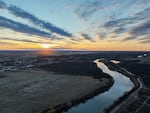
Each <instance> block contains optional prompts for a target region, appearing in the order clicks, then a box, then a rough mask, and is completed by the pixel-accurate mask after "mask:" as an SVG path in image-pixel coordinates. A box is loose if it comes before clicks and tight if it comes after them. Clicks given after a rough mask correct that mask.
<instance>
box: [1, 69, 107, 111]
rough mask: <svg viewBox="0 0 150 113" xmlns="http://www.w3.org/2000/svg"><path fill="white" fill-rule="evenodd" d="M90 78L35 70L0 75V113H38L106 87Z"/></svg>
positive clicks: (104, 79)
mask: <svg viewBox="0 0 150 113" xmlns="http://www.w3.org/2000/svg"><path fill="white" fill-rule="evenodd" d="M108 82H109V79H108V78H102V79H101V81H99V80H98V79H94V78H93V77H90V76H79V75H78V76H74V75H71V76H70V75H65V74H54V73H51V72H47V71H43V70H40V69H36V70H23V71H21V72H5V73H0V112H1V113H38V112H40V111H43V110H45V109H47V108H49V107H51V106H54V105H58V104H61V103H64V102H68V101H69V100H72V99H76V98H79V97H82V96H83V95H86V94H88V93H90V92H92V91H93V90H96V89H98V88H100V87H103V86H105V85H106V84H108Z"/></svg>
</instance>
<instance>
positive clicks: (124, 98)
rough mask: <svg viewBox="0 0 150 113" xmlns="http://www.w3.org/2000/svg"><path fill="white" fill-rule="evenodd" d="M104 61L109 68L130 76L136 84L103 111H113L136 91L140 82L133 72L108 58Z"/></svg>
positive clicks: (105, 112)
mask: <svg viewBox="0 0 150 113" xmlns="http://www.w3.org/2000/svg"><path fill="white" fill-rule="evenodd" d="M102 62H103V63H104V64H106V65H107V66H108V68H109V69H111V70H113V71H117V72H119V73H122V74H123V75H125V76H126V77H128V78H129V79H130V80H131V81H132V83H133V84H134V87H133V88H132V89H131V90H130V91H128V92H126V93H125V94H123V95H122V96H121V97H119V98H118V99H117V100H115V101H114V103H113V104H112V105H110V106H109V107H108V108H106V109H105V110H104V111H103V113H111V112H112V111H113V110H114V109H115V108H116V107H117V106H119V104H121V103H122V102H124V101H125V100H126V99H127V98H128V97H129V96H130V95H131V94H132V93H134V92H135V91H136V90H137V89H138V88H140V83H139V81H138V80H137V78H136V77H135V76H134V75H133V74H132V73H130V72H128V71H127V70H126V69H124V68H122V67H120V66H119V65H117V64H114V63H111V62H110V61H108V60H106V59H105V60H102Z"/></svg>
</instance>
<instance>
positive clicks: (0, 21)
mask: <svg viewBox="0 0 150 113" xmlns="http://www.w3.org/2000/svg"><path fill="white" fill-rule="evenodd" d="M0 27H1V28H8V29H11V30H13V31H16V32H21V33H26V34H29V35H38V36H43V37H50V36H51V34H50V33H48V32H44V31H40V30H38V29H35V28H32V27H30V26H28V25H25V24H22V23H19V22H15V21H12V20H10V19H7V18H5V17H2V16H0Z"/></svg>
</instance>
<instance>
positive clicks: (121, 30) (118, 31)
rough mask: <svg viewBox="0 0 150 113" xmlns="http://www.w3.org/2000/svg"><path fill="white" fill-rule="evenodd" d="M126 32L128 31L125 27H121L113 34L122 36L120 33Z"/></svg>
mask: <svg viewBox="0 0 150 113" xmlns="http://www.w3.org/2000/svg"><path fill="white" fill-rule="evenodd" d="M124 31H126V29H125V28H123V27H120V28H117V29H115V30H114V31H113V32H115V33H117V34H120V33H123V32H124Z"/></svg>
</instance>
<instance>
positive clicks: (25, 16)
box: [0, 0, 150, 51]
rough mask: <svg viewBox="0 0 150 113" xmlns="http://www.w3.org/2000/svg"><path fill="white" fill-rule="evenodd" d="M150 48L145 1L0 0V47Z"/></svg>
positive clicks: (149, 17)
mask: <svg viewBox="0 0 150 113" xmlns="http://www.w3.org/2000/svg"><path fill="white" fill-rule="evenodd" d="M44 48H45V49H46V48H47V49H48V48H49V49H73V50H104V51H107V50H108V51H111V50H119V51H150V0H0V50H24V49H25V50H28V49H29V50H33V49H44Z"/></svg>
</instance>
